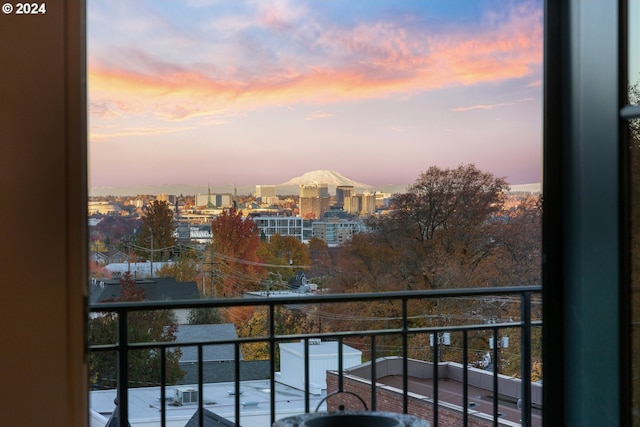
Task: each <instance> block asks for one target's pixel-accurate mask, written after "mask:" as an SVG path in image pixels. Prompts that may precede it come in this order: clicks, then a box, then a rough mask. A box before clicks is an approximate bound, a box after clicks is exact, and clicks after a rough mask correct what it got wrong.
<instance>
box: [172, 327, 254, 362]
mask: <svg viewBox="0 0 640 427" xmlns="http://www.w3.org/2000/svg"><path fill="white" fill-rule="evenodd" d="M237 338H238V335H237V334H236V328H235V326H234V325H233V324H232V323H221V324H207V325H180V326H179V327H178V331H177V332H176V342H178V343H179V342H188V341H208V340H235V339H237ZM181 349H182V357H181V358H180V363H188V362H196V361H197V360H198V348H197V347H195V346H187V347H181ZM234 359H235V349H234V345H233V344H218V345H207V346H204V347H203V348H202V360H203V361H204V362H208V361H227V360H234ZM240 360H242V353H241V354H240Z"/></svg>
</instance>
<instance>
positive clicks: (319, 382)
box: [276, 340, 362, 395]
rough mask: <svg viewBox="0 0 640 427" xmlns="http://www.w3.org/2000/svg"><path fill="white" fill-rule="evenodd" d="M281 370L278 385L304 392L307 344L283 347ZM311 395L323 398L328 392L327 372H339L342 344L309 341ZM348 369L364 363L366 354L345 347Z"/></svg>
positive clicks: (290, 344) (343, 354) (345, 359)
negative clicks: (339, 350)
mask: <svg viewBox="0 0 640 427" xmlns="http://www.w3.org/2000/svg"><path fill="white" fill-rule="evenodd" d="M279 346H280V366H281V367H282V370H281V371H280V372H276V381H277V382H279V383H282V384H286V385H288V386H291V387H294V388H296V389H298V390H304V388H305V387H304V386H305V384H304V375H303V373H304V359H305V348H304V341H301V342H293V343H280V344H279ZM308 348H309V358H308V359H309V393H311V394H313V395H319V394H322V393H323V391H324V392H326V390H327V371H332V370H336V369H338V342H337V341H320V340H309V346H308ZM342 363H343V367H344V369H348V368H351V367H353V366H358V365H360V364H361V363H362V352H361V351H360V350H356V349H355V348H352V347H349V346H347V345H344V344H343V345H342Z"/></svg>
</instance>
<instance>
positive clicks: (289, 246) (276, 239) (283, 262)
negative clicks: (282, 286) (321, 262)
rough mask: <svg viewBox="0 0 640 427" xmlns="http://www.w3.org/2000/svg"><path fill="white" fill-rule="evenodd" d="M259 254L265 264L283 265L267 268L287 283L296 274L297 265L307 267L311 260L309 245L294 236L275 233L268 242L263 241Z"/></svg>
mask: <svg viewBox="0 0 640 427" xmlns="http://www.w3.org/2000/svg"><path fill="white" fill-rule="evenodd" d="M258 255H259V256H260V258H262V260H263V261H264V263H265V264H268V265H270V266H282V267H267V268H266V270H267V272H268V273H272V275H277V276H278V277H279V278H280V280H282V282H285V283H287V282H288V281H289V280H290V279H291V278H292V277H293V276H294V275H295V272H296V267H297V268H306V267H307V266H308V265H309V262H310V261H309V250H308V248H307V245H305V244H304V243H302V242H301V241H300V239H298V238H297V237H294V236H281V235H279V234H274V235H273V236H271V239H269V241H268V242H265V241H263V242H261V244H260V248H259V250H258Z"/></svg>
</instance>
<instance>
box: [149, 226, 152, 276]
mask: <svg viewBox="0 0 640 427" xmlns="http://www.w3.org/2000/svg"><path fill="white" fill-rule="evenodd" d="M149 235H150V236H151V277H153V230H152V229H151V228H149Z"/></svg>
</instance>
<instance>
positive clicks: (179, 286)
mask: <svg viewBox="0 0 640 427" xmlns="http://www.w3.org/2000/svg"><path fill="white" fill-rule="evenodd" d="M103 283H104V288H103V289H102V293H100V295H99V296H98V297H97V298H96V299H95V302H96V303H101V302H105V301H110V300H114V299H116V298H118V297H120V283H119V281H116V280H111V281H105V282H103ZM136 286H138V287H140V288H142V289H144V291H145V300H146V301H166V300H171V301H176V300H185V299H198V298H199V293H198V285H196V283H195V282H176V280H175V279H174V278H172V277H158V278H153V279H145V280H136Z"/></svg>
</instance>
